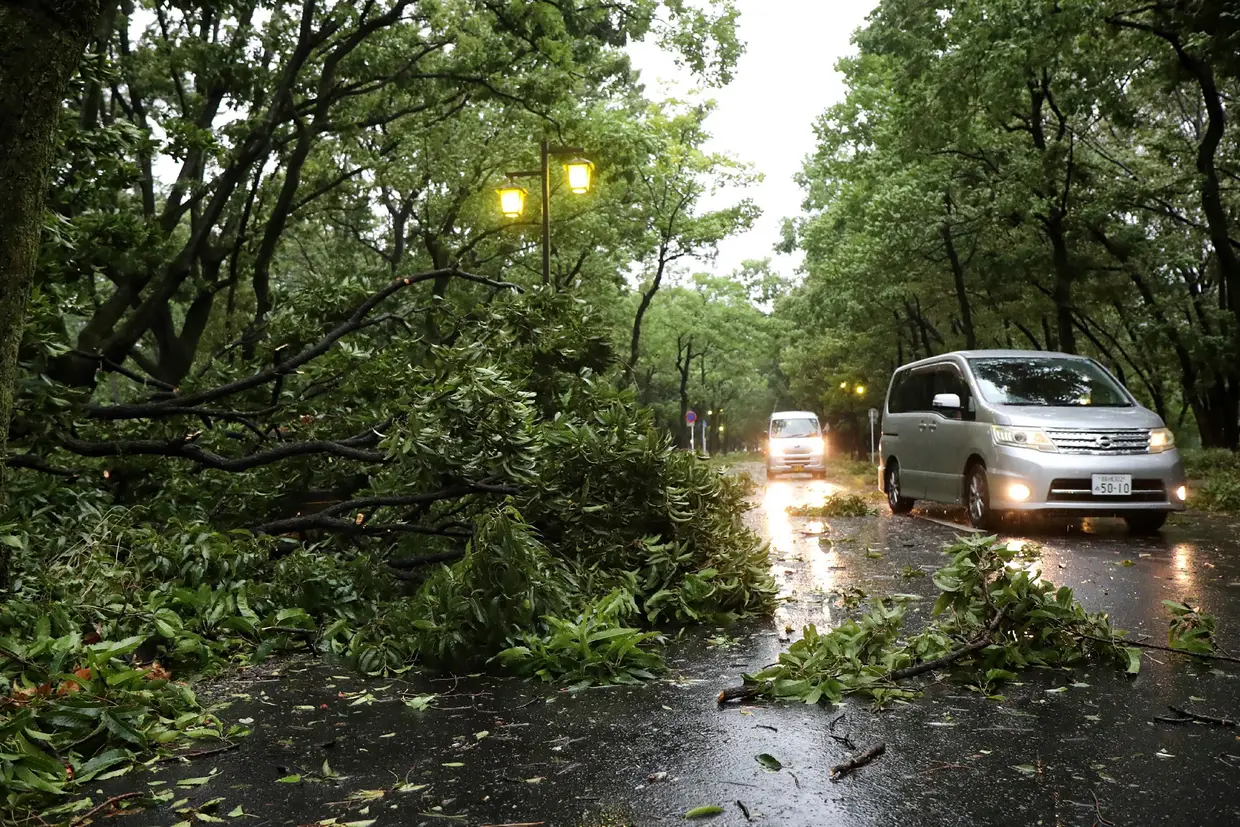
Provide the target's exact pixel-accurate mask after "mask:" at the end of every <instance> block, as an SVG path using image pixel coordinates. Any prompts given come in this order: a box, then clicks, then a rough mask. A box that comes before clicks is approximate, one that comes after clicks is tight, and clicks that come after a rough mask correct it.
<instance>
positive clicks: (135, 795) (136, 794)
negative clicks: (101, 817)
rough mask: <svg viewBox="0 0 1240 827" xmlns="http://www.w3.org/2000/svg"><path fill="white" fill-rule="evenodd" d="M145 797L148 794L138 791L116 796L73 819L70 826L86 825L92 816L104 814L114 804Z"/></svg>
mask: <svg viewBox="0 0 1240 827" xmlns="http://www.w3.org/2000/svg"><path fill="white" fill-rule="evenodd" d="M143 795H146V793H144V792H141V791H136V792H131V793H121V794H120V795H114V796H112V797H111V798H109V799H108V800H107V801H105V802H103V803H102V804H100V805H99V806H98V807H95V808H93V809H91V810H87V811H86V812H85V813H82V815H80V816H78V817H77V818H75V819H73V821H72V822H70V825H71V827H76V825H78V824H82V823H85V822H86V821H88V820H89V819H90V817H91V816H93V815H95V814H96V813H99V812H102V811H103V810H106V809H107V808H108V807H111V806H112V805H113V804H116V803H117V802H118V801H124V800H126V799H129V798H138V797H139V796H143Z"/></svg>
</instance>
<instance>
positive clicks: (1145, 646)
mask: <svg viewBox="0 0 1240 827" xmlns="http://www.w3.org/2000/svg"><path fill="white" fill-rule="evenodd" d="M1077 637H1080V638H1084V639H1085V640H1096V641H1098V642H1099V643H1110V644H1111V645H1112V646H1136V647H1138V648H1141V649H1157V650H1158V651H1159V652H1171V653H1172V654H1175V655H1185V656H1186V657H1190V658H1205V659H1206V660H1224V661H1227V662H1228V663H1240V658H1235V657H1232V656H1231V655H1213V654H1207V653H1205V652H1185V651H1184V650H1183V649H1173V648H1171V647H1170V646H1160V645H1158V644H1157V643H1143V642H1141V641H1139V640H1124V639H1123V638H1117V637H1113V638H1105V637H1096V636H1094V635H1082V634H1077Z"/></svg>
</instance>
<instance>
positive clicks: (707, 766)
mask: <svg viewBox="0 0 1240 827" xmlns="http://www.w3.org/2000/svg"><path fill="white" fill-rule="evenodd" d="M758 473H759V474H760V473H761V472H760V470H759V472H758ZM832 490H833V486H831V485H830V484H829V483H825V482H810V481H808V480H797V479H789V480H780V481H777V482H774V483H771V484H769V485H767V487H766V488H765V491H764V497H763V499H762V501H761V503H759V504H758V507H757V508H756V509H755V510H754V511H753V512H751V513H750V515H749V519H751V520H753V522H754V525H755V527H756V528H758V529H759V530H761V531H762V532H764V533H765V534H766V535H767V536H768V537H769V538H770V540H771V544H772V551H773V553H772V560H773V565H774V570H775V575H776V577H777V580H778V582H779V584H780V586H781V590H782V593H783V596H784V597H785V598H787V601H786V602H785V603H784V604H783V605H781V607H780V609H779V611H778V613H777V615H776V617H775V618H774V620H772V619H769V618H768V619H764V620H761V621H752V622H748V623H745V624H740V625H738V626H736V627H733V628H729V629H724V630H716V629H703V630H696V631H694V632H692V633H688V634H686V635H685V636H684V637H683V638H682V639H681V640H680V641H678V642H677V643H675V644H674V645H673V647H672V648H671V650H670V652H669V663H670V664H671V666H672V673H671V675H669V676H668V678H667V679H665V680H662V681H660V682H658V683H655V684H652V685H649V686H645V687H641V688H606V689H593V690H587V691H584V692H578V693H568V692H561V691H557V690H556V689H555V688H554V687H548V686H542V685H535V684H528V683H522V682H519V681H516V680H506V679H495V678H488V677H462V678H460V679H452V680H445V681H434V682H428V681H425V680H423V679H420V678H417V679H413V680H412V681H411V682H395V681H378V682H376V681H366V680H363V679H359V678H357V677H355V676H349V675H347V674H346V673H344V672H340V671H338V670H334V669H332V668H331V667H329V666H324V665H322V664H319V663H312V662H305V663H298V662H292V663H287V662H286V663H284V664H282V665H281V666H280V667H279V669H278V670H276V673H275V674H272V673H271V670H270V669H269V670H268V671H267V673H265V674H264V675H262V676H261V678H262V679H257V680H246V681H235V680H234V681H230V682H227V683H224V684H221V685H219V686H216V687H214V689H213V690H212V692H213V693H214V694H215V695H217V696H219V697H220V698H221V700H222V701H224V702H226V703H227V707H226V708H225V709H224V710H223V711H222V712H221V713H220V714H221V715H222V716H224V717H225V718H227V719H230V720H249V719H252V720H253V723H252V724H251V726H252V728H253V734H252V735H251V736H249V737H247V738H245V739H243V740H241V741H240V746H239V748H237V749H235V750H233V751H230V752H227V753H222V754H219V755H213V756H206V757H203V758H199V759H196V760H194V761H191V762H187V763H184V764H179V765H163V766H162V767H160V769H159V770H158V772H157V773H156V774H150V773H146V774H142V775H139V776H133V775H131V776H129V777H126V778H124V779H117V780H116V781H115V782H110V783H111V784H115V785H116V786H109V787H108V788H107V789H106V790H104V791H102V792H104V793H106V794H108V795H114V794H117V793H119V792H125V791H128V790H134V789H145V788H147V785H148V784H149V783H152V782H153V783H154V784H155V785H156V786H155V787H154V788H153V789H155V790H173V791H174V795H173V796H172V798H171V800H170V801H169V802H168V803H166V804H165V805H163V806H161V807H158V808H154V809H150V810H147V811H145V812H142V813H139V814H135V815H130V816H128V817H126V818H125V819H124V820H123V823H124V824H126V825H140V824H142V825H144V824H156V825H172V824H177V823H181V822H189V823H201V821H197V820H196V817H195V815H194V813H195V808H200V807H201V806H202V805H203V804H204V802H209V801H212V800H213V799H222V800H220V801H217V802H216V803H214V804H212V805H210V806H209V807H207V808H206V809H205V810H203V812H204V813H206V815H207V816H208V817H214V818H216V819H220V818H223V819H224V820H225V821H227V822H229V823H236V824H243V825H246V827H262V825H268V824H270V825H286V824H287V825H314V824H324V825H326V824H337V825H340V824H351V823H355V822H363V823H369V822H371V821H372V820H373V822H374V825H375V827H386V825H451V824H460V825H471V827H477V826H478V825H548V827H587V826H588V825H658V824H671V823H677V822H681V821H682V817H683V814H684V813H685V812H686V811H687V810H689V809H691V808H694V807H698V806H702V805H712V804H713V805H718V806H720V807H722V808H723V813H722V814H721V815H718V816H716V817H714V818H710V819H706V820H704V823H708V824H711V825H743V824H749V823H754V824H764V825H788V827H810V826H811V825H849V826H850V827H854V826H860V825H895V824H899V825H956V824H961V825H992V824H994V825H1000V824H1001V825H1042V824H1045V825H1085V827H1089V825H1095V824H1096V825H1102V826H1103V827H1105V825H1116V827H1119V826H1120V825H1123V826H1124V827H1132V825H1163V824H1166V825H1177V827H1185V826H1186V825H1237V824H1240V739H1238V738H1237V734H1238V733H1240V730H1236V729H1226V728H1221V727H1207V726H1201V725H1189V726H1175V725H1169V724H1162V723H1154V722H1152V719H1153V718H1154V716H1156V715H1161V714H1166V707H1167V705H1168V704H1176V705H1181V706H1188V707H1190V708H1192V709H1194V710H1195V711H1201V712H1208V713H1212V714H1215V715H1220V716H1226V717H1237V716H1238V715H1240V703H1238V701H1240V668H1237V667H1234V666H1230V665H1226V664H1222V665H1220V668H1217V669H1214V668H1210V667H1208V666H1201V665H1196V664H1189V663H1186V662H1184V661H1183V660H1182V659H1181V658H1179V657H1178V656H1164V655H1162V654H1160V653H1153V654H1154V655H1155V657H1153V658H1151V657H1148V656H1147V657H1146V659H1145V663H1144V666H1143V669H1142V671H1141V674H1140V675H1139V676H1137V677H1135V678H1129V677H1128V676H1126V675H1124V674H1121V673H1118V672H1116V671H1115V670H1113V669H1111V668H1110V667H1106V666H1101V667H1093V668H1088V669H1082V670H1077V671H1076V672H1074V673H1072V674H1068V673H1064V672H1049V671H1047V672H1036V673H1027V674H1026V675H1024V676H1022V680H1021V682H1020V683H1019V684H1017V685H1008V686H1006V687H1004V689H1003V690H1002V691H1003V692H1004V694H1005V696H1006V699H1005V700H1003V701H1001V702H1000V701H993V700H986V699H983V698H981V697H979V696H978V695H977V694H975V693H973V692H970V691H968V690H966V689H965V688H963V687H962V686H959V685H953V684H951V683H949V682H941V683H937V684H935V685H933V686H930V687H929V688H928V690H927V692H926V693H925V695H924V696H923V697H922V698H920V699H919V700H917V701H915V702H913V703H911V704H907V705H896V706H893V707H892V708H890V709H889V710H887V711H883V712H877V713H876V712H873V711H871V709H870V707H869V705H868V704H866V703H864V702H861V701H849V702H847V703H846V704H844V705H843V706H841V707H838V708H831V707H806V706H803V705H774V704H757V705H747V706H741V707H730V708H725V709H718V708H717V707H716V705H715V701H714V698H715V694H716V693H717V692H718V691H719V689H720V688H722V687H724V686H729V685H735V684H737V683H738V682H739V675H740V674H741V673H743V672H745V671H756V670H757V669H759V668H760V667H761V666H762V665H764V664H768V663H770V662H772V661H774V660H775V659H776V657H777V656H778V653H779V651H780V649H781V648H782V647H784V646H786V645H787V642H786V641H785V640H781V637H783V630H784V628H785V626H786V625H790V626H792V627H793V628H794V629H795V630H796V631H795V632H794V633H793V635H792V637H793V639H795V638H796V636H797V635H798V634H799V633H800V629H801V627H802V626H803V625H804V624H807V623H816V624H818V625H819V626H820V627H826V626H830V625H832V624H833V623H835V622H838V621H839V620H840V619H841V618H842V617H843V616H844V609H843V608H842V606H841V604H840V602H839V600H838V599H837V598H838V592H839V590H841V589H844V588H846V587H850V586H851V587H857V588H860V589H863V590H864V591H866V592H868V593H872V594H886V593H893V592H906V593H916V594H922V595H926V596H929V595H931V593H932V592H933V590H934V586H933V584H932V582H931V581H930V578H928V577H905V576H903V575H902V572H903V571H904V569H905V567H906V566H911V567H914V568H920V569H923V570H925V571H926V572H927V573H929V572H931V571H933V570H934V569H935V568H937V567H938V566H939V565H941V562H942V560H943V557H942V554H941V553H940V549H941V547H942V546H943V545H944V544H945V543H947V542H950V541H951V539H952V538H953V537H954V536H955V535H956V534H957V533H959V532H960V531H963V529H960V528H952V527H949V526H944V525H941V524H939V523H936V522H931V521H929V520H927V519H923V518H919V517H892V516H891V515H890V514H888V513H887V512H886V509H885V508H884V509H882V510H881V511H880V514H879V515H878V516H875V517H864V518H848V519H837V520H830V521H826V522H824V521H822V520H811V519H797V518H791V517H789V516H788V514H787V513H786V508H787V507H788V506H789V505H793V504H797V503H804V502H810V503H813V502H819V501H821V500H822V499H823V498H824V497H825V496H826V495H827V494H828V493H830V492H831V491H832ZM923 516H928V517H932V518H935V519H941V520H945V521H948V522H950V521H952V520H953V519H956V520H957V521H958V520H959V517H958V516H957V515H952V514H950V513H935V514H926V515H923ZM827 523H829V524H827ZM1238 529H1240V524H1238V523H1237V521H1234V520H1224V519H1219V518H1212V517H1205V516H1203V515H1196V514H1190V515H1187V516H1186V517H1184V518H1179V519H1177V520H1176V521H1175V522H1174V524H1173V525H1171V526H1169V527H1168V528H1167V529H1166V530H1164V532H1163V533H1162V534H1161V536H1157V537H1153V538H1134V537H1130V536H1129V535H1128V534H1127V533H1126V532H1125V530H1124V527H1123V524H1122V523H1118V522H1114V523H1113V522H1111V521H1098V522H1097V523H1096V524H1094V523H1087V525H1086V527H1085V530H1084V531H1083V532H1074V533H1066V532H1065V531H1064V530H1062V529H1057V528H1055V527H1042V528H1041V529H1037V530H1032V533H1029V532H1030V531H1031V530H1027V529H1026V528H1024V527H1016V528H1015V529H1014V531H1015V533H1013V534H1012V535H1011V537H1012V538H1013V539H1016V538H1020V537H1022V536H1023V537H1025V538H1027V539H1032V540H1035V541H1036V542H1038V543H1041V544H1043V545H1044V547H1045V552H1044V554H1043V556H1042V560H1041V566H1042V569H1043V571H1044V574H1045V576H1046V577H1047V578H1048V579H1050V580H1052V581H1053V582H1055V583H1056V584H1063V585H1069V586H1071V587H1072V588H1073V589H1075V591H1076V594H1077V596H1078V599H1080V600H1081V602H1082V603H1083V604H1084V605H1085V606H1086V608H1087V609H1089V610H1092V611H1097V610H1105V611H1107V612H1110V613H1111V615H1112V617H1113V618H1114V620H1115V623H1116V625H1117V626H1118V627H1120V628H1125V629H1129V630H1131V631H1132V633H1133V634H1146V635H1149V636H1150V639H1151V640H1153V641H1155V642H1165V634H1166V619H1165V616H1164V615H1163V612H1162V609H1161V607H1160V605H1159V602H1160V601H1161V600H1163V599H1167V598H1173V599H1183V598H1186V597H1190V596H1191V597H1195V598H1197V602H1198V603H1199V604H1200V605H1201V606H1202V608H1203V609H1204V610H1205V611H1208V612H1211V613H1213V614H1215V615H1217V616H1218V618H1219V623H1220V631H1219V635H1218V637H1219V642H1220V644H1221V645H1222V647H1223V648H1224V649H1226V650H1229V651H1233V652H1236V651H1240V539H1238V534H1237V530H1238ZM878 555H881V556H878ZM1125 560H1130V561H1131V562H1132V565H1130V566H1129V565H1123V561H1125ZM929 605H930V603H929V601H928V600H927V601H923V603H922V607H921V609H920V610H921V611H922V612H926V611H928V608H929ZM913 622H915V621H913ZM255 677H258V676H255ZM424 692H434V693H436V694H437V695H438V697H437V698H436V699H435V700H434V702H433V703H432V704H431V706H430V707H429V708H427V709H425V710H422V711H417V710H414V709H411V708H409V707H408V706H406V705H405V704H404V703H402V698H403V697H408V696H412V695H416V694H418V693H424ZM841 713H842V714H843V717H842V718H840V717H839V716H840V715H841ZM833 722H834V723H833ZM876 741H884V742H885V743H886V744H887V751H886V754H885V755H884V756H883V757H882V758H881V759H879V760H878V761H876V762H875V763H873V764H871V765H870V766H868V767H865V768H863V769H861V770H858V771H857V772H855V773H854V774H853V775H851V776H849V777H848V778H846V779H844V780H842V781H840V782H832V781H830V780H828V768H829V767H830V765H832V764H834V763H838V762H839V761H841V760H843V759H845V758H846V757H847V756H848V755H850V754H851V753H852V752H853V751H854V749H852V748H850V745H853V746H855V747H856V748H864V747H865V746H868V745H869V744H871V743H873V742H876ZM761 753H769V754H771V755H773V756H775V757H776V758H777V759H778V760H779V761H780V762H781V763H782V764H783V765H784V769H782V770H780V771H777V772H771V771H768V770H767V769H765V768H764V767H763V766H762V765H761V764H759V763H758V762H757V761H756V760H755V756H757V755H758V754H761ZM324 761H327V762H328V767H327V768H324V766H323V764H324ZM213 773H214V774H213ZM656 773H666V775H665V776H653V774H656ZM292 775H300V776H301V781H300V782H297V783H294V782H291V781H285V782H281V781H279V779H281V778H288V777H289V776H292ZM208 776H210V780H208V781H206V782H205V783H201V784H196V785H192V786H178V781H179V780H183V779H199V780H201V779H202V778H204V777H208ZM652 776H653V777H655V778H660V779H661V780H655V781H651V780H648V779H649V778H650V777H652ZM96 800H101V799H98V798H96ZM237 806H240V807H242V811H243V812H244V813H246V814H248V816H249V817H245V818H242V817H236V818H229V817H228V814H229V813H231V812H235V810H234V808H235V807H237ZM178 810H179V811H180V812H177V811H178ZM746 814H748V816H747V815H746ZM333 819H334V821H333ZM206 821H210V818H208V819H206ZM217 823H218V822H217Z"/></svg>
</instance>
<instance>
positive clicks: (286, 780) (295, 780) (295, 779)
mask: <svg viewBox="0 0 1240 827" xmlns="http://www.w3.org/2000/svg"><path fill="white" fill-rule="evenodd" d="M276 783H277V784H300V783H301V776H300V775H299V774H297V773H293V774H292V775H286V776H284V777H283V778H277V779H276Z"/></svg>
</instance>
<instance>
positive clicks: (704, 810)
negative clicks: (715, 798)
mask: <svg viewBox="0 0 1240 827" xmlns="http://www.w3.org/2000/svg"><path fill="white" fill-rule="evenodd" d="M722 814H723V808H722V807H720V806H719V805H718V804H706V805H704V806H702V807H694V808H693V809H692V810H688V811H687V812H686V813H685V815H684V817H685V818H687V819H689V818H713V817H715V816H717V815H722Z"/></svg>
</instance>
